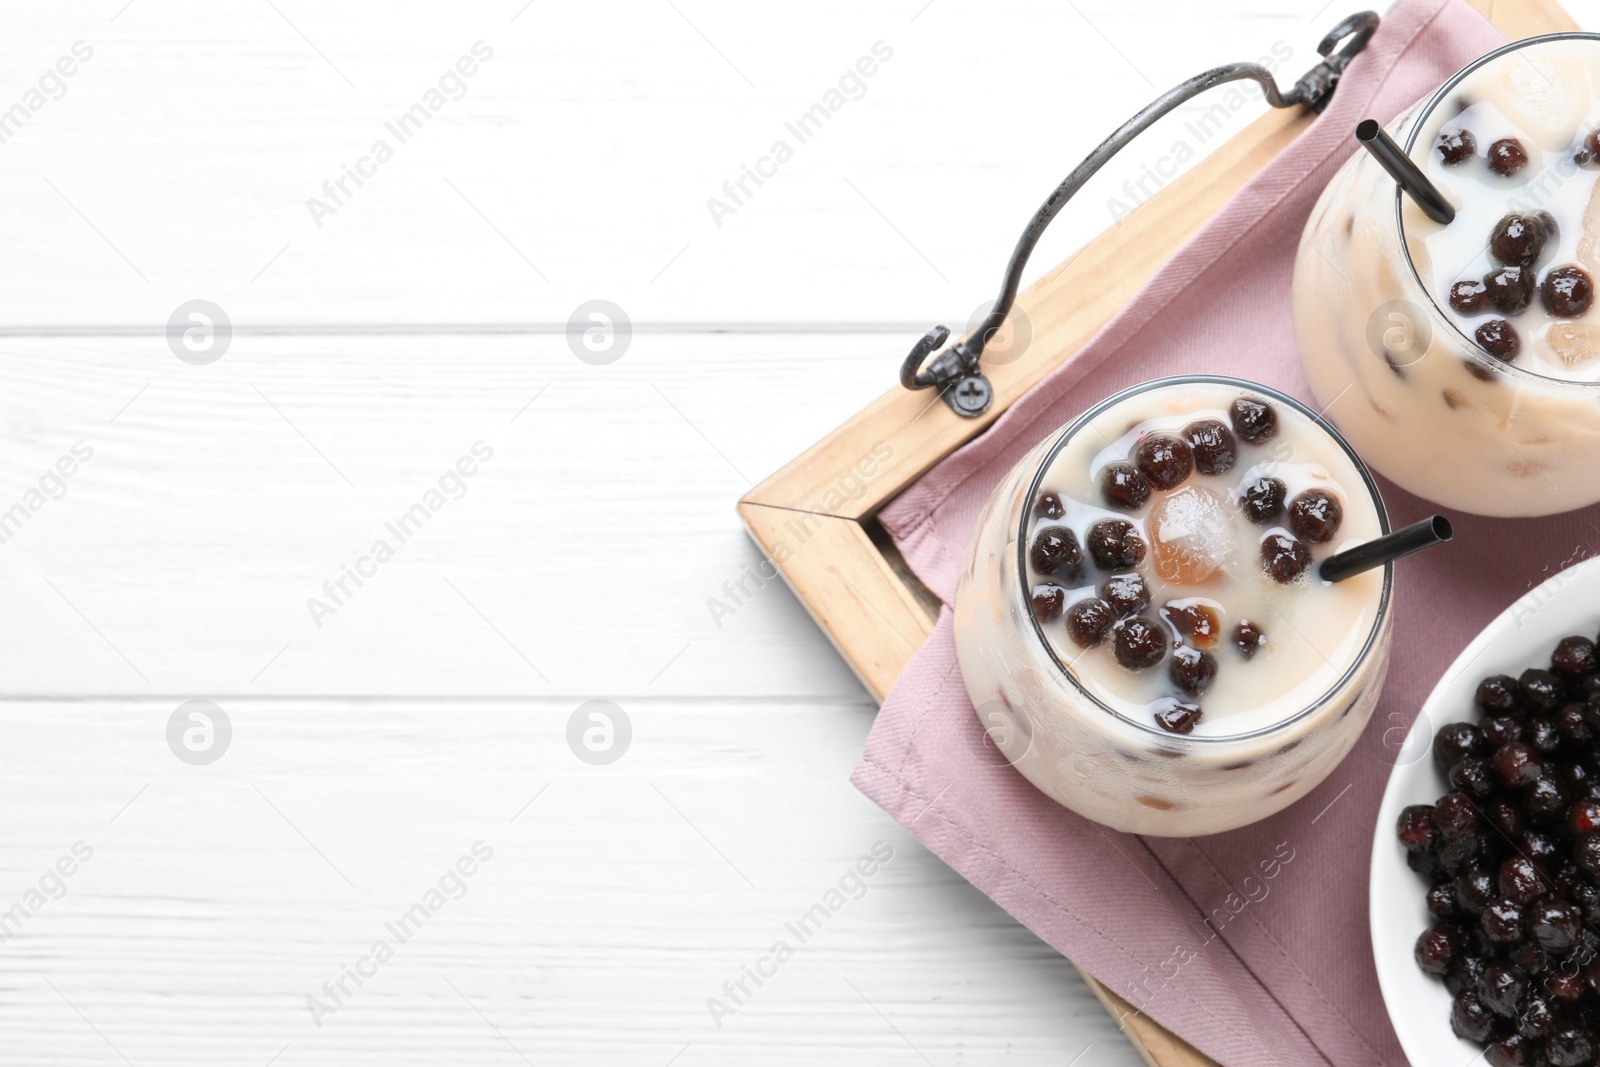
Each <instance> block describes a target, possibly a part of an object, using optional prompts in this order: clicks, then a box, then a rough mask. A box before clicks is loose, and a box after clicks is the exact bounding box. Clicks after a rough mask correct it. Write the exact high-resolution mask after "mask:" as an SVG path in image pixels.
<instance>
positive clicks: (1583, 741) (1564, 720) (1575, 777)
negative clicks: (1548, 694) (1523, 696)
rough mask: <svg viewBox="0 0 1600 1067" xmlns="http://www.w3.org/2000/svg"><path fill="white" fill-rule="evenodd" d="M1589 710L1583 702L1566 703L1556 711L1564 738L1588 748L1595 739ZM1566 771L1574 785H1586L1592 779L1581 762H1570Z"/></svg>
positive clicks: (1558, 728)
mask: <svg viewBox="0 0 1600 1067" xmlns="http://www.w3.org/2000/svg"><path fill="white" fill-rule="evenodd" d="M1587 711H1588V709H1587V708H1586V707H1585V706H1584V705H1582V704H1565V705H1562V707H1561V710H1560V711H1558V712H1556V718H1555V722H1556V730H1557V731H1558V732H1559V733H1560V734H1561V736H1562V738H1563V739H1565V740H1567V741H1570V742H1572V743H1573V744H1575V745H1579V746H1581V747H1583V748H1586V749H1587V748H1588V747H1589V743H1590V742H1591V741H1593V740H1594V728H1593V727H1592V726H1590V725H1589V718H1590V716H1589V715H1588V714H1586V713H1587ZM1566 771H1567V775H1568V778H1569V780H1570V781H1571V782H1572V784H1574V785H1584V784H1586V783H1588V782H1589V781H1590V780H1591V778H1590V776H1589V771H1588V770H1587V769H1586V768H1585V767H1584V765H1583V764H1581V763H1571V764H1568V765H1567V768H1566ZM1580 777H1581V779H1582V780H1581V781H1580V780H1579V778H1580Z"/></svg>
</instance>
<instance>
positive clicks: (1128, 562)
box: [1086, 519, 1147, 571]
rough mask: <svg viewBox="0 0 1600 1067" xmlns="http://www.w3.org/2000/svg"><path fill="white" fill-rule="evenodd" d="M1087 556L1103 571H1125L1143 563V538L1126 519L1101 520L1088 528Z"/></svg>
mask: <svg viewBox="0 0 1600 1067" xmlns="http://www.w3.org/2000/svg"><path fill="white" fill-rule="evenodd" d="M1086 540H1087V541H1088V545H1089V556H1090V558H1092V559H1093V560H1094V562H1095V566H1097V567H1099V568H1100V569H1101V570H1103V571H1125V570H1130V569H1132V568H1134V567H1137V566H1138V565H1139V564H1141V563H1143V562H1144V556H1145V551H1146V548H1147V546H1146V545H1145V543H1144V538H1142V537H1140V536H1139V532H1138V531H1137V530H1136V529H1134V526H1133V523H1131V522H1128V521H1127V520H1126V519H1101V520H1100V521H1099V522H1097V523H1095V524H1094V525H1093V526H1091V527H1089V533H1088V536H1087V538H1086Z"/></svg>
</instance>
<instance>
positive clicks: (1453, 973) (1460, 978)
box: [1444, 931, 1509, 997]
mask: <svg viewBox="0 0 1600 1067" xmlns="http://www.w3.org/2000/svg"><path fill="white" fill-rule="evenodd" d="M1462 934H1463V944H1464V946H1465V947H1464V948H1463V949H1462V952H1463V953H1465V954H1464V955H1462V956H1460V957H1458V958H1457V959H1456V963H1455V966H1454V967H1451V968H1450V973H1449V974H1447V975H1445V976H1444V987H1445V989H1447V990H1448V991H1449V993H1450V995H1451V996H1452V997H1454V996H1459V995H1460V994H1462V993H1472V994H1476V993H1477V991H1478V980H1479V979H1480V978H1482V977H1483V971H1484V968H1485V967H1487V966H1488V961H1487V960H1486V959H1484V958H1483V957H1482V956H1480V955H1477V953H1478V952H1481V951H1482V950H1483V948H1484V946H1483V945H1481V944H1479V943H1478V942H1477V941H1476V940H1475V937H1476V935H1473V934H1467V933H1466V932H1465V931H1462ZM1508 955H1509V954H1508Z"/></svg>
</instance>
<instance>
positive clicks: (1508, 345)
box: [1468, 319, 1522, 377]
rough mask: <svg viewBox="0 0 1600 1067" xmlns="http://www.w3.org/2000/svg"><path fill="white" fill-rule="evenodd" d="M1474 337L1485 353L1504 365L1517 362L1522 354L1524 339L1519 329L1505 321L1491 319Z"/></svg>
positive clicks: (1480, 327) (1479, 328)
mask: <svg viewBox="0 0 1600 1067" xmlns="http://www.w3.org/2000/svg"><path fill="white" fill-rule="evenodd" d="M1473 336H1474V337H1476V338H1477V339H1478V344H1479V345H1481V346H1482V347H1483V350H1484V351H1485V352H1487V353H1489V354H1490V355H1491V356H1493V357H1494V358H1495V359H1498V360H1499V361H1500V362H1502V363H1511V362H1513V361H1515V360H1516V358H1517V356H1518V355H1519V354H1520V353H1521V352H1522V338H1521V337H1520V336H1519V335H1518V334H1517V328H1516V327H1515V326H1513V325H1511V323H1509V322H1507V321H1506V320H1505V319H1490V320H1489V321H1488V322H1485V323H1483V324H1482V325H1481V326H1479V327H1478V329H1477V330H1476V331H1475V332H1474V333H1473ZM1471 365H1472V364H1471V363H1469V364H1468V366H1471ZM1490 377H1493V375H1490Z"/></svg>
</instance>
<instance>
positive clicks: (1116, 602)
mask: <svg viewBox="0 0 1600 1067" xmlns="http://www.w3.org/2000/svg"><path fill="white" fill-rule="evenodd" d="M1100 599H1102V600H1104V601H1105V602H1106V603H1107V604H1110V605H1111V610H1112V611H1114V612H1116V613H1117V616H1118V617H1119V618H1122V617H1126V616H1128V615H1137V614H1139V612H1141V611H1143V610H1144V609H1145V608H1147V607H1149V606H1150V587H1149V586H1148V585H1146V584H1145V580H1144V575H1142V574H1114V575H1112V576H1111V577H1110V578H1107V579H1106V580H1105V582H1104V583H1102V584H1101V586H1100Z"/></svg>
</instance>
